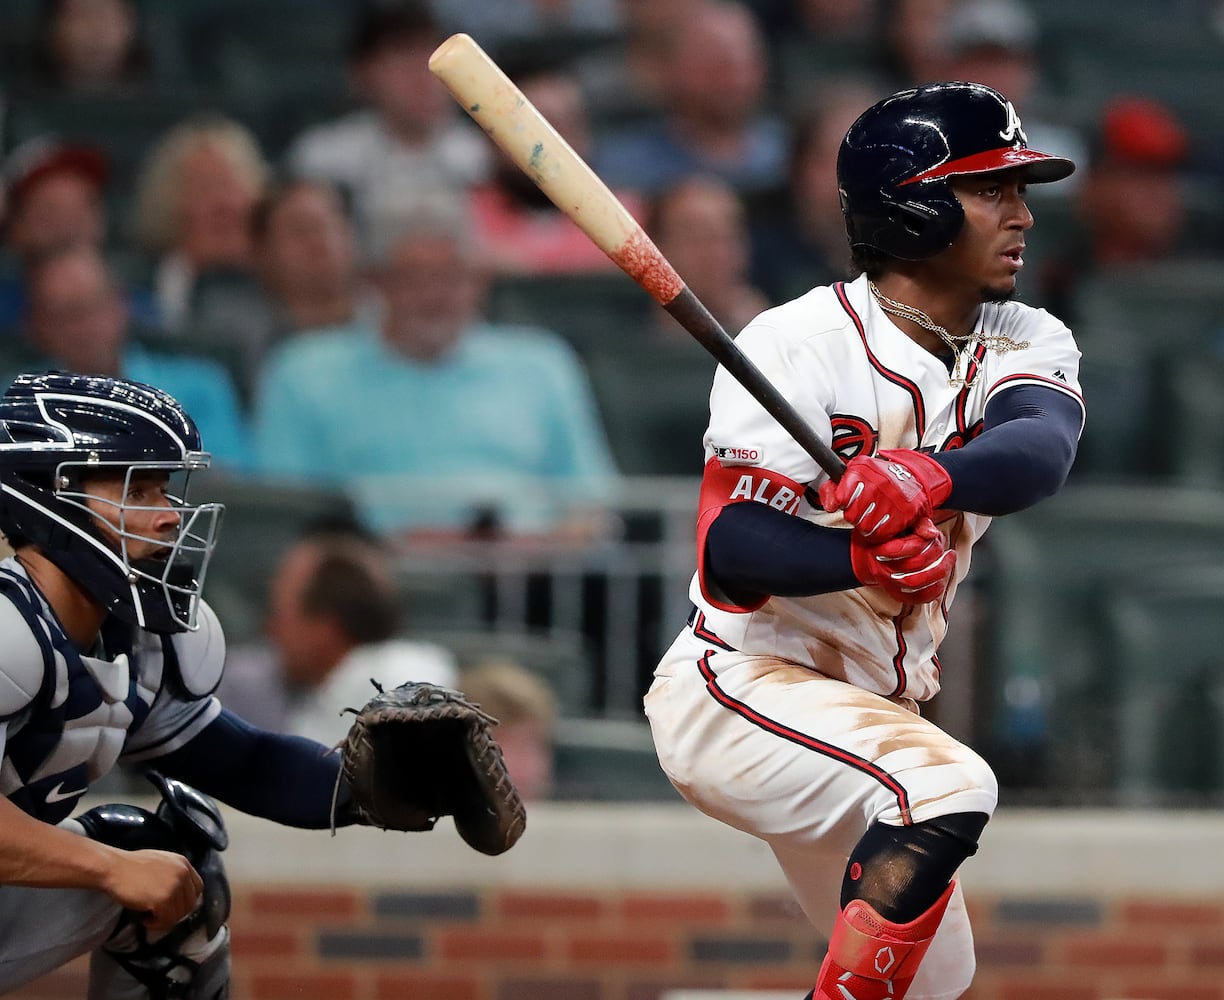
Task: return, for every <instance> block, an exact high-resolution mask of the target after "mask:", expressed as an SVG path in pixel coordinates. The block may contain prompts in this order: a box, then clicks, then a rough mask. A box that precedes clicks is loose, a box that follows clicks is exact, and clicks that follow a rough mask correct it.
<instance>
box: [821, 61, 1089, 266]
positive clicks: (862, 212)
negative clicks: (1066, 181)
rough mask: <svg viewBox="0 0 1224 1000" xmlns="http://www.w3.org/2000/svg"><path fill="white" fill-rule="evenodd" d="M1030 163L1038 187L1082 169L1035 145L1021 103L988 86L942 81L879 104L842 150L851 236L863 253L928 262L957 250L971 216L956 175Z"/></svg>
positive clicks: (840, 169)
mask: <svg viewBox="0 0 1224 1000" xmlns="http://www.w3.org/2000/svg"><path fill="white" fill-rule="evenodd" d="M1012 167H1023V168H1024V173H1025V178H1026V180H1027V181H1029V182H1030V183H1037V184H1040V183H1043V182H1046V181H1057V180H1061V179H1062V178H1064V177H1066V176H1067V175H1068V174H1070V173H1071V172H1072V171H1073V170H1074V169H1075V164H1074V163H1072V162H1071V161H1070V160H1067V159H1064V158H1063V157H1060V156H1052V155H1050V154H1049V153H1042V152H1038V151H1037V150H1035V149H1029V146H1028V137H1027V136H1025V134H1024V128H1023V126H1022V125H1021V124H1020V116H1019V115H1017V114H1016V110H1015V108H1013V107H1012V104H1011V101H1009V100H1008V99H1007V98H1006V97H1004V96H1003V95H1002V94H1000V93H999V92H998V91H997V90H992V89H991V88H990V87H987V86H985V85H983V84H980V83H957V82H953V83H934V84H928V85H927V86H924V87H918V88H916V89H914V90H904V91H901V92H900V93H897V94H893V95H892V96H891V97H886V98H885V99H884V100H882V101H880V102H879V103H877V104H874V105H872V106H871V107H870V108H868V109H867V110H866V111H864V112H863V114H861V115H860V116H859V117H858V119H857V120H856V121H855V122H854V124H853V125H851V126H850V129H849V131H848V132H846V136H845V138H844V139H843V140H842V144H841V149H840V150H839V151H838V154H837V185H838V189H839V191H840V193H841V203H842V214H843V215H844V216H845V219H846V235H847V236H848V237H849V239H850V246H851V247H852V248H853V249H855V250H861V249H867V250H872V251H875V252H877V253H881V254H884V255H885V256H888V257H896V258H900V259H901V260H923V259H924V258H927V257H933V256H934V255H935V254H937V253H939V252H940V251H941V250H944V249H946V248H947V247H949V246H951V245H952V241H953V240H955V239H956V234H957V233H959V232H960V228H961V224H962V223H963V222H964V218H965V216H964V210H963V209H962V208H961V204H960V202H959V201H957V199H956V196H955V195H954V194H953V193H952V189H951V188H950V187H949V186H948V178H949V177H954V176H957V175H959V174H980V173H987V172H989V171H992V170H1006V169H1009V168H1012Z"/></svg>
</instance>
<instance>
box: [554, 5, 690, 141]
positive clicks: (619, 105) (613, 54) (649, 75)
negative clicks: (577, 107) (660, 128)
mask: <svg viewBox="0 0 1224 1000" xmlns="http://www.w3.org/2000/svg"><path fill="white" fill-rule="evenodd" d="M703 2H704V0H621V3H620V6H621V13H622V17H623V26H622V28H621V31H620V33H619V35H618V37H617V38H616V40H615V41H614V42H613V43H612V44H609V45H605V46H602V47H600V48H599V49H597V50H595V51H594V52H591V53H588V54H585V55H581V56H579V57H578V58H577V59H576V60H575V62H574V68H575V72H576V74H577V76H578V79H579V82H580V83H581V84H582V90H583V93H585V94H586V97H587V101H588V104H589V106H590V109H591V113H592V115H593V116H594V117H596V118H598V119H605V120H606V119H614V120H621V121H623V120H626V119H634V118H638V117H642V116H645V115H648V114H654V113H657V112H658V111H659V109H660V108H661V107H662V104H663V94H664V91H665V89H666V79H667V63H668V60H669V59H670V58H671V50H672V45H673V39H675V37H676V36H677V35H679V34H681V33H683V32H685V31H688V30H689V28H690V27H691V26H692V24H693V23H694V21H695V20H696V18H697V12H698V10H700V8H701V5H702V3H703Z"/></svg>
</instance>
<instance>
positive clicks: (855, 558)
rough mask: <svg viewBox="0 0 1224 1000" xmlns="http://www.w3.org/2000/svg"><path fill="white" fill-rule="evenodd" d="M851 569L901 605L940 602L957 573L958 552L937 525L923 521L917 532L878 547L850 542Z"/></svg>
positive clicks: (924, 519) (856, 540) (855, 541)
mask: <svg viewBox="0 0 1224 1000" xmlns="http://www.w3.org/2000/svg"><path fill="white" fill-rule="evenodd" d="M850 565H851V567H852V568H853V569H854V575H855V576H857V577H858V578H859V581H860V582H862V583H864V584H866V585H867V586H869V587H879V588H880V589H881V590H883V591H885V592H886V593H887V594H888V596H889V597H891V598H893V600H895V601H898V602H899V603H901V604H929V603H931V602H933V601H938V600H940V599H941V598H942V597H943V595H944V592H945V591H946V590H947V589H948V582H949V581H950V580H951V579H952V573H953V571H954V570H955V569H956V550H955V549H950V548H948V542H947V540H946V539H945V538H944V536H943V533H942V532H941V531H940V530H939V529H938V528H937V527H935V522H934V521H932V520H931V519H930V518H929V517H924V518H923V519H922V520H920V521H919V522H918V523H917V524H916V525H914V530H913V531H909V532H906V533H905V534H903V535H898V536H897V537H896V538H891V539H889V540H888V541H887V542H881V543H880V544H879V545H868V544H866V543H864V542H863V540H862V539H861V538H859V536H858V534H857V533H855V534H853V535H852V536H851V538H850Z"/></svg>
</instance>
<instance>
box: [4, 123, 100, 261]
mask: <svg viewBox="0 0 1224 1000" xmlns="http://www.w3.org/2000/svg"><path fill="white" fill-rule="evenodd" d="M5 173H6V175H7V177H8V183H9V199H10V217H9V220H8V225H7V227H6V229H5V245H6V250H7V251H8V252H9V253H11V254H13V255H14V256H15V257H17V258H18V259H19V260H21V261H30V260H33V259H34V258H35V257H37V256H39V255H40V254H43V253H47V252H48V251H50V250H56V249H59V248H60V247H65V246H101V245H102V244H103V242H104V241H105V239H106V204H105V194H106V182H107V165H106V157H105V155H104V154H103V153H102V151H101V150H100V149H96V148H94V147H92V146H78V145H67V144H64V143H60V142H57V141H55V140H51V139H35V140H31V141H29V142H27V143H25V144H23V145H22V146H20V147H19V148H18V149H17V150H16V151H14V153H13V154H12V155H11V156H10V158H9V161H8V163H7V165H6V169H5Z"/></svg>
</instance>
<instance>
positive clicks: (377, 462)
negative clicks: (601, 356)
mask: <svg viewBox="0 0 1224 1000" xmlns="http://www.w3.org/2000/svg"><path fill="white" fill-rule="evenodd" d="M375 277H376V281H377V285H378V288H379V290H380V292H381V293H382V296H383V298H384V300H385V306H386V309H385V314H384V317H383V320H382V323H381V324H380V325H379V326H373V325H362V324H356V325H351V326H344V327H336V328H330V329H325V330H319V331H314V332H311V333H306V334H301V335H298V336H297V337H295V338H294V339H293V340H291V341H289V342H287V343H286V344H284V345H282V347H281V348H280V349H279V350H278V351H277V352H276V353H275V354H273V355H272V357H271V358H269V360H268V363H267V366H266V368H265V370H264V373H263V378H262V380H261V383H260V388H259V392H258V397H257V403H256V411H255V424H256V453H257V467H258V469H259V471H260V472H261V473H265V474H283V475H292V476H297V477H306V478H311V479H315V480H318V479H320V478H322V479H324V480H328V481H330V482H332V483H335V484H338V485H341V486H343V487H344V488H345V489H346V490H348V491H349V492H350V493H351V495H353V497H354V498H355V499H356V501H357V502H358V505H359V507H360V508H361V510H362V512H363V513H364V515H365V517H366V519H367V521H368V523H369V525H370V527H372V528H373V529H375V530H377V531H379V532H382V533H385V534H404V533H407V534H412V533H430V534H433V533H442V534H447V535H450V534H453V535H465V534H470V533H472V532H479V531H485V530H488V529H489V528H490V527H497V528H500V529H501V530H503V531H505V532H506V533H509V534H519V535H521V534H534V533H547V534H556V533H566V532H569V531H571V530H574V531H577V532H578V533H580V534H586V533H589V531H590V529H591V527H592V526H593V525H595V524H598V523H599V522H600V520H601V515H600V512H601V510H602V509H603V508H604V507H605V505H606V504H607V502H608V500H609V499H610V497H611V494H612V491H613V489H614V485H615V477H616V470H615V467H614V464H613V461H612V458H611V454H610V452H609V449H608V445H607V442H606V440H605V437H604V433H603V429H602V427H601V425H600V421H599V415H598V412H597V410H596V407H595V403H594V399H593V396H592V394H591V390H590V386H589V384H588V381H587V377H586V374H585V372H584V371H583V369H582V367H581V365H580V363H579V360H578V358H577V356H576V355H575V354H574V352H573V351H572V349H571V348H570V347H569V345H568V344H566V343H565V341H564V340H563V339H562V338H560V337H559V336H558V335H556V334H554V333H551V332H549V331H544V330H537V329H528V328H522V327H504V326H495V325H490V324H488V323H486V322H484V321H483V320H482V319H481V318H480V304H481V298H482V291H483V280H482V277H481V274H480V271H479V268H478V266H477V263H476V261H475V259H474V256H473V247H472V246H471V244H470V242H469V240H468V238H467V234H466V230H465V229H464V227H463V226H462V224H461V223H460V222H459V221H458V220H457V219H455V218H453V217H452V216H451V215H450V214H449V213H438V212H435V213H433V214H430V215H426V214H422V215H420V216H418V217H414V219H412V220H410V221H406V222H405V224H404V226H403V228H402V229H400V230H399V231H398V233H397V234H396V235H395V236H394V237H393V238H392V239H391V241H390V242H389V244H388V250H387V253H386V254H385V257H384V259H383V261H382V262H381V263H380V265H379V266H378V268H377V269H376V274H375Z"/></svg>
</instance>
